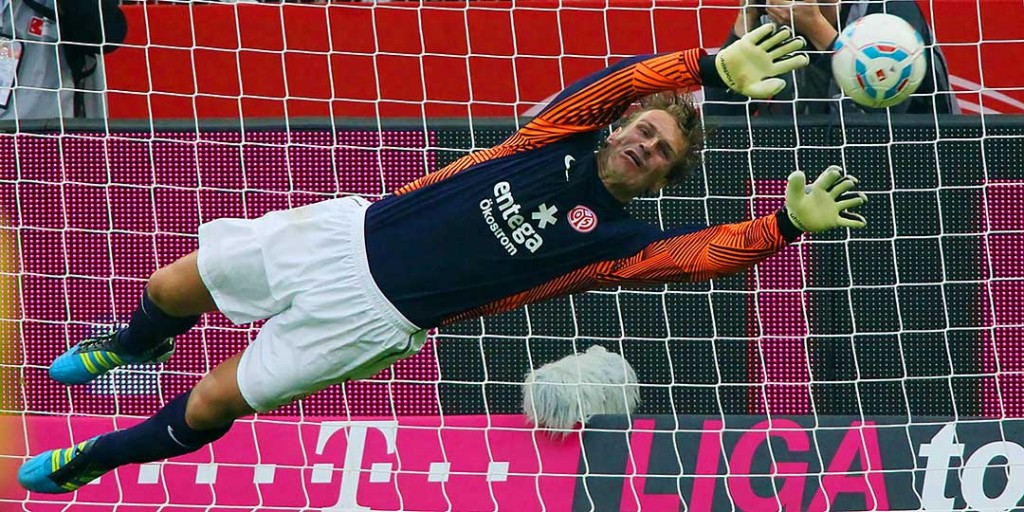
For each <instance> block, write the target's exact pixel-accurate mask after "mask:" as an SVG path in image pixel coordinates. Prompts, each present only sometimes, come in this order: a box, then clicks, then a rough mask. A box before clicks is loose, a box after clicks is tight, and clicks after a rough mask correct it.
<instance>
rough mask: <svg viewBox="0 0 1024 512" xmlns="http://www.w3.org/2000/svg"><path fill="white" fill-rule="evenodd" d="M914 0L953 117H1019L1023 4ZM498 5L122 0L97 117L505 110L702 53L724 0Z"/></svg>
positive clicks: (1023, 104)
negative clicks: (951, 94) (121, 39)
mask: <svg viewBox="0 0 1024 512" xmlns="http://www.w3.org/2000/svg"><path fill="white" fill-rule="evenodd" d="M919 3H920V5H921V7H922V10H923V11H924V13H925V15H926V16H927V17H928V18H929V19H930V20H931V22H932V25H933V27H934V31H935V35H936V40H937V41H938V42H939V43H940V44H941V46H942V49H943V51H944V52H945V54H946V56H947V59H948V60H949V67H950V72H951V75H952V76H953V86H954V89H955V90H957V91H960V94H958V99H959V100H960V101H961V104H962V105H963V106H964V107H965V111H966V112H979V111H981V109H985V111H986V112H992V113H1008V112H1024V90H1022V87H1021V86H1022V84H1024V69H1022V68H1021V67H1020V66H1015V65H1009V63H1011V62H1014V60H1015V59H1014V57H1015V56H1018V55H1020V54H1021V53H1022V52H1024V40H1022V38H1021V36H1020V20H1021V19H1024V3H1021V2H1020V1H1019V0H981V1H978V0H931V1H924V0H921V1H920V2H919ZM512 6H513V4H512V3H511V2H470V3H465V2H423V3H419V2H395V3H386V4H377V5H373V4H361V3H342V4H332V5H330V6H329V7H328V8H324V6H323V5H301V4H300V5H283V6H282V5H258V4H257V5H253V4H230V5H216V4H178V5H174V4H172V5H151V4H141V5H130V6H126V7H125V8H124V9H125V11H126V14H127V16H128V25H129V32H128V38H127V40H126V44H127V45H128V46H127V47H124V48H121V49H120V50H119V51H117V52H115V53H113V54H111V55H109V56H108V59H107V75H108V84H109V86H110V88H111V89H112V90H114V91H116V92H112V93H111V94H110V116H111V117H112V118H121V119H126V118H127V119H132V118H134V119H139V118H150V117H152V118H183V117H184V118H188V117H197V118H236V119H237V118H238V117H246V118H255V117H262V118H284V117H289V118H295V117H306V116H335V117H371V118H372V117H378V116H380V117H412V118H423V117H455V118H466V117H495V116H497V117H508V116H511V115H512V114H513V113H517V114H523V113H526V112H528V110H529V109H530V107H533V106H535V105H536V104H538V103H542V102H543V101H544V100H545V99H546V98H548V97H550V96H551V95H552V94H553V93H556V92H557V91H559V90H560V89H561V88H562V87H563V86H564V85H565V84H567V83H569V82H572V81H573V80H575V79H576V78H579V77H581V76H583V75H585V74H587V73H589V72H591V71H594V70H596V69H599V68H601V67H603V66H605V65H607V64H608V63H609V61H613V60H615V59H616V58H618V57H621V56H627V55H634V54H640V53H648V52H654V51H659V52H660V51H671V50H676V49H684V48H690V47H696V46H701V47H704V48H715V47H717V46H718V45H719V44H720V42H721V41H722V40H723V39H724V36H725V34H726V31H727V30H728V26H729V24H730V23H731V21H732V19H733V18H734V16H735V13H736V10H735V8H736V1H734V0H701V1H698V0H669V1H665V0H658V1H655V2H653V3H652V2H650V1H634V0H610V1H608V2H598V1H590V0H579V1H569V2H554V1H548V0H537V1H520V2H516V3H515V4H514V9H510V8H511V7H512ZM698 7H699V8H698ZM982 27H984V29H983V30H982ZM513 56H514V58H513ZM608 56H611V57H608ZM467 57H468V58H467ZM983 70H984V71H983Z"/></svg>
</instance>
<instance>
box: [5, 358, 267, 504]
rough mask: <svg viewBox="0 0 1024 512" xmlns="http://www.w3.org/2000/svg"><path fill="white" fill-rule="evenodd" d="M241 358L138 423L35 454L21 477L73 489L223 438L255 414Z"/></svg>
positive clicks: (43, 488)
mask: <svg viewBox="0 0 1024 512" xmlns="http://www.w3.org/2000/svg"><path fill="white" fill-rule="evenodd" d="M240 358H241V353H239V354H236V355H234V356H233V357H231V358H230V359H228V360H226V361H224V362H223V363H221V364H220V365H218V366H217V367H216V368H215V369H214V370H213V371H212V372H210V373H209V374H207V375H206V376H205V377H203V379H202V380H201V381H199V383H198V384H196V386H195V387H194V388H192V390H191V391H188V392H186V393H184V394H182V395H179V396H177V397H176V398H174V399H173V400H171V401H170V402H168V403H167V405H165V406H164V407H163V409H161V410H160V411H158V412H157V413H156V414H155V415H154V416H152V417H151V418H149V419H148V420H146V421H144V422H142V423H140V424H138V425H136V426H134V427H131V428H128V429H124V430H118V431H115V432H111V433H109V434H103V435H101V436H98V437H94V438H92V439H90V440H88V441H85V442H82V443H79V444H77V445H73V446H71V447H68V448H63V449H59V450H48V451H46V452H43V453H41V454H39V455H37V456H35V457H33V458H32V459H30V460H29V461H28V462H26V463H25V464H24V465H23V466H22V467H21V469H20V470H19V471H18V481H19V482H20V483H21V485H22V486H23V487H25V488H26V489H28V490H30V491H35V492H42V493H63V492H70V491H74V490H76V489H78V488H79V487H81V486H83V485H85V484H87V483H89V482H90V481H92V480H95V479H96V478H98V477H99V476H100V475H102V474H104V473H106V472H108V471H110V470H113V469H114V468H117V467H119V466H123V465H125V464H130V463H144V462H153V461H157V460H163V459H167V458H171V457H177V456H179V455H184V454H186V453H191V452H194V451H196V450H198V449H199V448H201V447H203V446H205V445H207V444H209V443H212V442H214V441H216V440H217V439H220V438H221V437H222V436H224V434H226V433H227V432H228V430H229V429H230V428H231V425H232V423H233V422H234V421H235V419H237V418H240V417H242V416H248V415H249V414H252V413H253V412H254V411H253V409H252V407H250V406H249V404H248V403H247V402H246V401H245V399H244V398H243V397H242V394H241V392H240V391H239V388H238V377H237V374H238V361H239V359H240Z"/></svg>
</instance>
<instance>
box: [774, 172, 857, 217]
mask: <svg viewBox="0 0 1024 512" xmlns="http://www.w3.org/2000/svg"><path fill="white" fill-rule="evenodd" d="M857 183H858V181H857V178H854V177H853V176H843V174H842V169H841V168H840V167H839V166H836V165H833V166H831V167H829V168H828V169H825V172H823V173H821V176H818V179H816V180H814V183H812V184H811V186H810V187H808V186H807V178H806V177H805V176H804V173H802V172H800V171H795V172H794V173H793V174H790V175H789V184H788V186H787V187H786V214H787V215H788V216H789V220H790V221H791V222H792V223H793V225H794V226H796V227H797V229H799V230H801V231H806V232H810V233H817V232H819V231H827V230H829V229H832V228H837V227H840V226H841V227H847V228H862V227H864V226H865V225H867V221H866V220H864V217H862V216H860V215H858V214H856V213H853V212H849V211H847V210H849V209H850V208H857V207H858V206H862V205H863V204H864V203H866V202H868V197H867V196H866V195H864V193H863V192H856V193H854V194H849V195H848V198H846V199H844V198H843V195H844V194H846V193H847V192H849V191H850V190H852V189H853V187H855V186H857Z"/></svg>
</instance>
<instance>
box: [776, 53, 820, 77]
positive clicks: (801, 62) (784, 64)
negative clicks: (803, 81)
mask: <svg viewBox="0 0 1024 512" xmlns="http://www.w3.org/2000/svg"><path fill="white" fill-rule="evenodd" d="M810 63H811V59H810V57H808V56H806V55H804V54H800V55H792V56H790V57H785V58H783V59H778V60H776V61H775V62H773V63H772V73H774V74H775V76H778V75H785V74H786V73H789V72H790V71H795V70H797V69H800V68H802V67H806V66H807V65H808V64H810Z"/></svg>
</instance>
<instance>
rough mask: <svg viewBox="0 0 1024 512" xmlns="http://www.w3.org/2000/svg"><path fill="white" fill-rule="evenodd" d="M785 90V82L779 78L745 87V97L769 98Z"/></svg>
mask: <svg viewBox="0 0 1024 512" xmlns="http://www.w3.org/2000/svg"><path fill="white" fill-rule="evenodd" d="M785 88H786V81H785V80H783V79H781V78H769V79H766V80H761V81H760V82H757V83H754V84H751V85H749V86H747V91H746V92H747V96H750V97H751V98H771V97H772V96H775V95H776V94H778V93H780V92H782V90H783V89H785Z"/></svg>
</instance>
